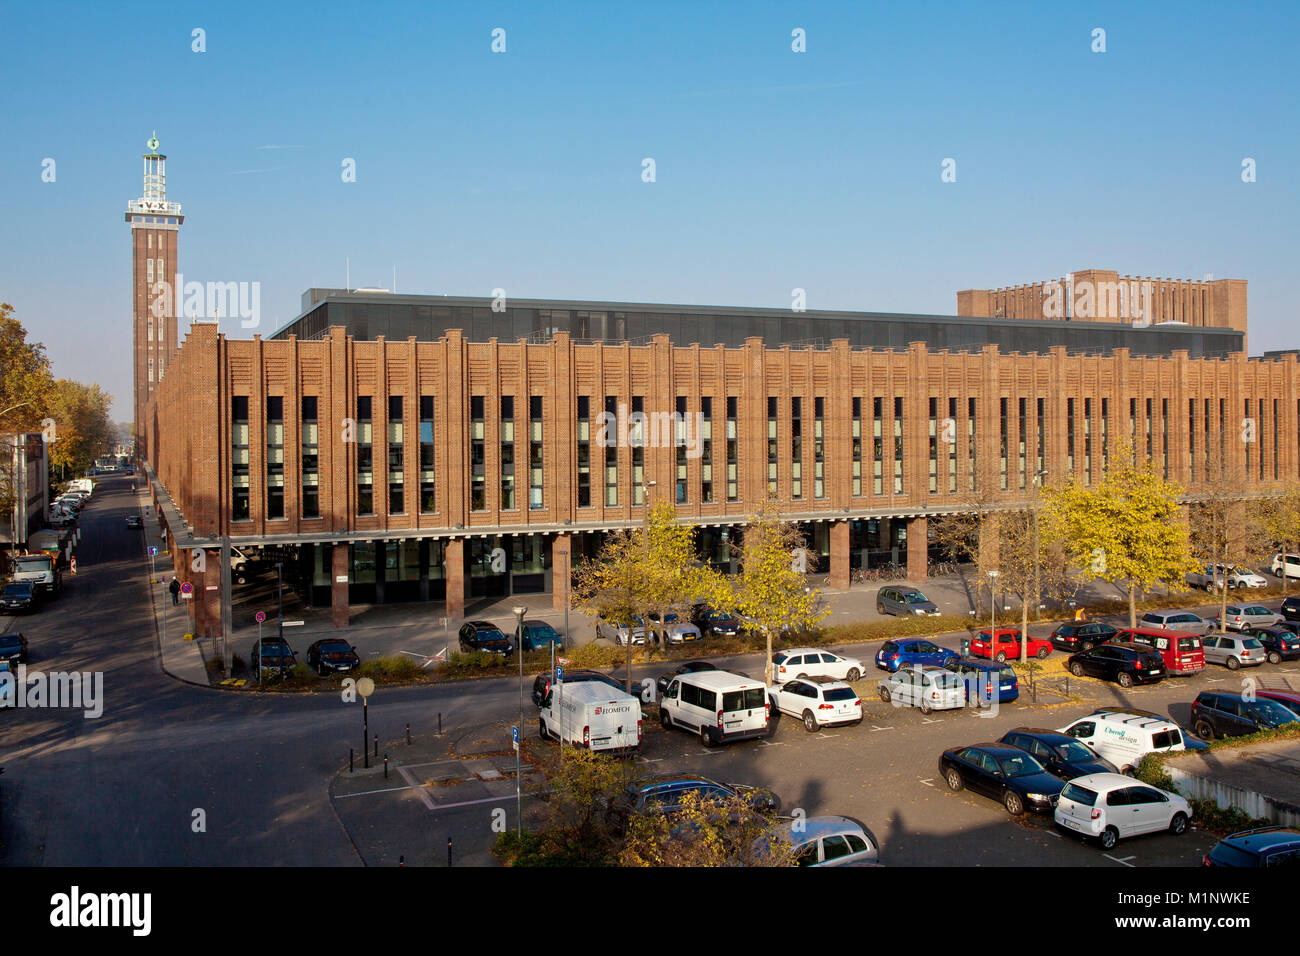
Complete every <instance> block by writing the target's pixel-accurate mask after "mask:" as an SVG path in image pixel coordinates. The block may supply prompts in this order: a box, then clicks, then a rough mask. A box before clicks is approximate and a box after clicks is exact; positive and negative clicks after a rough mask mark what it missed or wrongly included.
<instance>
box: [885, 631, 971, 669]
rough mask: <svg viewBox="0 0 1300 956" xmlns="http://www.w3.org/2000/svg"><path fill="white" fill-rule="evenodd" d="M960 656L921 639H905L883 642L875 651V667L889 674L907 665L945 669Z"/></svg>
mask: <svg viewBox="0 0 1300 956" xmlns="http://www.w3.org/2000/svg"><path fill="white" fill-rule="evenodd" d="M960 656H961V655H960V654H958V653H957V652H956V651H950V650H948V649H947V648H946V647H940V646H939V645H938V644H936V643H934V641H927V640H926V639H925V638H923V637H905V638H901V639H899V640H894V641H885V643H884V644H882V645H881V646H880V650H878V651H876V666H877V667H879V668H881V669H882V670H887V671H889V672H890V673H891V674H892V673H893V672H894V671H896V670H898V669H899V668H900V667H904V666H906V665H909V664H930V665H932V666H934V667H945V666H947V664H948V662H949V661H951V660H956V659H957V658H958V657H960Z"/></svg>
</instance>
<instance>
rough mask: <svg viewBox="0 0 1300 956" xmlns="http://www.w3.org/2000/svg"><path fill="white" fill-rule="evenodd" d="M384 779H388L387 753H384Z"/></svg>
mask: <svg viewBox="0 0 1300 956" xmlns="http://www.w3.org/2000/svg"><path fill="white" fill-rule="evenodd" d="M384 779H385V780H387V779H388V754H384Z"/></svg>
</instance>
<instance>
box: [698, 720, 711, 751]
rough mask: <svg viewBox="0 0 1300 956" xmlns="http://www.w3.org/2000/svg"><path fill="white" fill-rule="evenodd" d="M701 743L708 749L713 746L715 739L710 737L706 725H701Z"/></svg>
mask: <svg viewBox="0 0 1300 956" xmlns="http://www.w3.org/2000/svg"><path fill="white" fill-rule="evenodd" d="M700 743H702V744H704V746H706V747H712V746H713V738H712V737H710V736H709V728H708V727H706V726H705V725H704V724H700Z"/></svg>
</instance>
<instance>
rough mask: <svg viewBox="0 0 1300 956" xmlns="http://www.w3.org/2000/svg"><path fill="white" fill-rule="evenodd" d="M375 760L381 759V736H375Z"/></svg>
mask: <svg viewBox="0 0 1300 956" xmlns="http://www.w3.org/2000/svg"><path fill="white" fill-rule="evenodd" d="M375 759H376V760H377V759H379V735H378V734H375Z"/></svg>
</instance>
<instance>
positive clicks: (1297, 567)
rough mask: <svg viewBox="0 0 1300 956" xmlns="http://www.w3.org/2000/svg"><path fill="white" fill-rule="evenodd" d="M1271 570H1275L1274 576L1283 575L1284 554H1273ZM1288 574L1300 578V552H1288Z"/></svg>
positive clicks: (1289, 576)
mask: <svg viewBox="0 0 1300 956" xmlns="http://www.w3.org/2000/svg"><path fill="white" fill-rule="evenodd" d="M1269 570H1270V571H1272V572H1273V576H1274V577H1278V578H1280V577H1281V576H1282V555H1281V554H1275V555H1273V563H1272V564H1270V565H1269ZM1286 576H1287V577H1288V578H1300V554H1288V555H1287V556H1286Z"/></svg>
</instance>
